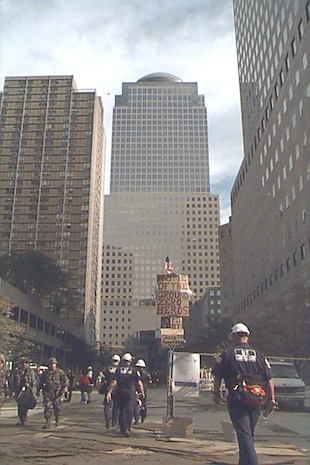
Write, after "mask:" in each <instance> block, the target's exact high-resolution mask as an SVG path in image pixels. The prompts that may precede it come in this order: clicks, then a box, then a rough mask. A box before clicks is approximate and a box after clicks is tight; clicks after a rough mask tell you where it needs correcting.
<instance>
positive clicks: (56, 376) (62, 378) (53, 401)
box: [42, 357, 69, 428]
mask: <svg viewBox="0 0 310 465" xmlns="http://www.w3.org/2000/svg"><path fill="white" fill-rule="evenodd" d="M68 385H69V380H68V378H67V376H66V374H65V372H64V371H63V370H61V368H59V367H58V362H57V360H56V358H54V357H52V358H50V359H49V369H48V371H46V372H45V373H44V375H43V383H42V391H43V405H44V418H45V425H44V426H43V428H49V427H50V426H51V417H52V414H53V411H54V416H55V425H56V426H58V425H59V420H60V415H61V397H62V395H63V394H65V393H66V392H67V390H68Z"/></svg>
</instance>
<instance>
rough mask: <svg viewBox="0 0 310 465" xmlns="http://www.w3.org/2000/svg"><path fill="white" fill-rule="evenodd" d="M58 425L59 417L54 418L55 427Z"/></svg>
mask: <svg viewBox="0 0 310 465" xmlns="http://www.w3.org/2000/svg"><path fill="white" fill-rule="evenodd" d="M59 425H60V420H59V417H56V418H55V426H59Z"/></svg>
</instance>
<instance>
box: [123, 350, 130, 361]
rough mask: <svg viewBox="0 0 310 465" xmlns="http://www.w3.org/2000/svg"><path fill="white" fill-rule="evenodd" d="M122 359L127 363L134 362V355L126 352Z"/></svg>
mask: <svg viewBox="0 0 310 465" xmlns="http://www.w3.org/2000/svg"><path fill="white" fill-rule="evenodd" d="M122 359H123V360H125V361H126V362H131V361H132V355H131V354H130V353H129V352H126V354H124V355H123V356H122Z"/></svg>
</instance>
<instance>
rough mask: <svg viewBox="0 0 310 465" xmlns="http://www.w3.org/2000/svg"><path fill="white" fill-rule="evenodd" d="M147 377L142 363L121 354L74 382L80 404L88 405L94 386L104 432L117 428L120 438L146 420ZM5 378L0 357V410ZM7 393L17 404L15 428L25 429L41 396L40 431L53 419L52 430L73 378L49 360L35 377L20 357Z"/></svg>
mask: <svg viewBox="0 0 310 465" xmlns="http://www.w3.org/2000/svg"><path fill="white" fill-rule="evenodd" d="M150 381H151V377H150V375H149V373H148V372H147V370H146V363H145V362H144V360H142V359H139V360H138V361H137V362H136V364H135V365H134V364H133V356H132V355H131V354H130V353H128V352H127V353H125V354H124V355H123V356H122V357H121V356H120V355H118V354H115V355H113V356H112V358H111V363H110V365H109V366H107V367H106V368H104V370H103V371H102V372H100V373H99V374H98V376H97V378H95V377H94V371H93V368H92V366H88V368H87V370H85V372H84V373H83V374H82V375H81V376H80V378H79V379H78V387H79V389H80V392H81V403H85V404H88V403H90V402H91V393H92V390H93V387H94V386H96V388H97V389H98V392H99V393H100V394H102V395H103V412H104V420H105V426H106V428H110V427H115V426H117V425H119V428H120V432H121V434H123V435H125V436H129V431H130V428H131V424H132V422H133V420H134V422H135V424H137V423H138V421H139V419H140V418H141V421H142V422H143V421H144V419H145V418H146V413H147V406H146V397H147V385H148V384H149V383H150ZM6 382H7V376H6V372H5V357H4V356H3V355H2V354H0V408H1V407H2V405H3V404H4V401H5V397H6V393H5V386H6ZM10 384H11V387H10V388H11V391H12V393H13V394H14V398H15V400H16V402H17V414H18V422H17V425H19V426H25V425H27V421H28V411H29V409H33V408H34V407H35V406H36V403H37V401H38V398H39V396H40V394H41V392H42V397H43V406H44V419H45V423H44V425H43V428H45V429H47V428H50V427H51V422H52V418H53V417H54V420H55V426H58V425H59V424H60V417H61V405H62V401H63V400H64V401H67V402H70V401H71V396H72V390H73V388H74V385H75V376H74V375H73V373H72V371H71V370H68V371H67V373H65V371H64V370H62V369H61V368H59V366H58V361H57V359H56V358H55V357H51V358H50V359H49V362H48V367H47V369H46V370H45V371H43V373H39V372H38V371H36V370H35V369H34V368H32V367H31V366H30V364H29V360H28V358H27V357H21V358H20V359H19V362H18V366H17V367H16V368H15V370H14V371H13V373H12V375H11V383H10Z"/></svg>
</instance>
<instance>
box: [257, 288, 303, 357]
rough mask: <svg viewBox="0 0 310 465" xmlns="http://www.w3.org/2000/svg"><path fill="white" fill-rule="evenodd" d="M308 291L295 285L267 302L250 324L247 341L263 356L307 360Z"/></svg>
mask: <svg viewBox="0 0 310 465" xmlns="http://www.w3.org/2000/svg"><path fill="white" fill-rule="evenodd" d="M309 329H310V289H309V287H308V286H307V284H300V285H295V286H294V287H293V288H292V289H291V290H290V291H287V292H284V293H283V294H282V296H281V298H279V299H277V300H275V301H271V302H269V303H268V304H267V305H266V307H265V309H264V311H263V312H261V314H260V315H259V318H258V317H257V318H256V319H255V321H254V322H253V324H252V329H251V330H252V334H251V341H252V342H253V345H255V346H256V347H257V348H260V349H261V350H263V352H264V353H265V354H266V355H275V356H279V357H293V358H297V357H310V343H309Z"/></svg>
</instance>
